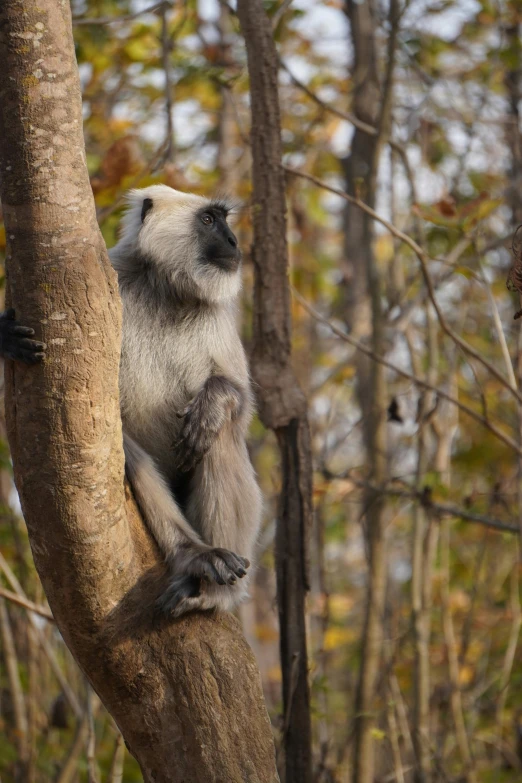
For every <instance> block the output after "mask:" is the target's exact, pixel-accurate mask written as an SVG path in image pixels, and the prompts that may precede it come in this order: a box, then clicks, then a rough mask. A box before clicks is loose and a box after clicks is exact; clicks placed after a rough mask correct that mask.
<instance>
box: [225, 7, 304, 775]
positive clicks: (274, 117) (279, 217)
mask: <svg viewBox="0 0 522 783" xmlns="http://www.w3.org/2000/svg"><path fill="white" fill-rule="evenodd" d="M238 15H239V20H240V23H241V29H242V32H243V35H244V36H245V41H246V46H247V56H248V71H249V74H250V94H251V111H252V129H251V142H252V157H253V199H252V201H253V207H252V213H253V223H254V244H253V247H252V258H253V263H254V271H255V290H254V335H253V351H252V373H253V376H254V380H255V381H256V384H257V386H258V400H259V412H260V415H261V419H262V421H263V423H264V424H265V426H267V427H270V428H271V429H273V430H274V432H275V433H276V435H277V439H278V443H279V448H280V451H281V464H282V473H283V475H282V490H281V498H280V508H279V518H278V523H277V532H276V570H277V597H278V609H279V625H280V635H281V636H280V638H281V666H282V673H283V705H284V726H283V744H284V749H285V773H286V783H309V782H310V781H311V779H312V755H311V728H310V695H309V687H308V664H307V649H306V627H305V595H306V590H307V589H308V577H307V551H306V549H307V543H306V542H307V539H308V532H309V528H310V521H311V515H312V500H311V496H312V492H311V490H312V463H311V452H310V433H309V428H308V420H307V413H306V400H305V397H304V395H303V392H302V391H301V389H300V388H299V384H298V382H297V380H296V377H295V375H294V372H293V370H292V364H291V342H290V329H291V324H290V290H289V285H288V253H287V247H286V217H285V213H286V207H285V186H284V185H285V183H284V174H283V169H282V166H281V154H282V147H281V134H280V127H281V125H280V115H279V98H278V89H277V55H276V50H275V45H274V41H273V37H272V30H271V27H270V23H269V20H268V18H267V16H266V14H265V11H264V9H263V5H262V2H261V0H239V2H238Z"/></svg>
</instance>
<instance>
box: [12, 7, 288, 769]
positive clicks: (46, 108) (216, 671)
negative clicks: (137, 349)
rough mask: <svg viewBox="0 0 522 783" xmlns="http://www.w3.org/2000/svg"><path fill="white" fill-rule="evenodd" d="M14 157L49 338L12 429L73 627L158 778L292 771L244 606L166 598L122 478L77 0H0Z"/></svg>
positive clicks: (16, 284) (30, 502) (20, 384)
mask: <svg viewBox="0 0 522 783" xmlns="http://www.w3.org/2000/svg"><path fill="white" fill-rule="evenodd" d="M0 61H1V62H2V68H3V74H2V81H1V87H0V173H1V178H2V180H1V193H0V195H1V198H2V205H3V212H4V217H5V224H6V233H7V240H8V250H7V252H8V256H7V277H8V285H9V298H10V302H11V303H12V305H13V306H14V307H15V308H16V311H17V317H18V318H19V319H20V320H21V321H23V322H24V323H25V324H28V325H30V326H33V327H34V328H35V330H36V333H37V335H38V338H41V339H43V340H44V341H45V342H46V343H47V345H48V352H47V358H46V359H45V361H44V363H43V364H42V365H40V366H38V367H25V366H21V365H18V364H17V365H14V364H13V363H11V362H7V363H6V383H7V404H6V414H7V423H8V434H9V442H10V446H11V452H12V457H13V463H14V471H15V480H16V484H17V488H18V491H19V494H20V499H21V503H22V508H23V511H24V515H25V519H26V522H27V527H28V530H29V537H30V542H31V547H32V551H33V555H34V559H35V563H36V567H37V570H38V573H39V575H40V578H41V580H42V583H43V586H44V589H45V591H46V594H47V597H48V600H49V603H50V605H51V608H52V610H53V614H54V616H55V618H56V621H57V623H58V626H59V628H60V631H61V633H62V635H63V637H64V639H65V641H66V643H67V645H68V647H69V649H70V650H71V651H72V653H73V655H74V656H75V658H76V660H77V661H78V663H79V665H80V667H81V668H82V669H83V671H84V672H85V674H86V675H87V677H88V678H89V680H90V681H91V683H92V685H93V687H94V688H95V690H96V691H97V693H98V694H99V695H100V698H101V699H102V701H103V703H104V704H105V706H106V707H107V709H108V710H109V711H110V712H111V714H112V715H113V716H114V718H115V720H116V722H117V724H118V726H119V728H120V730H121V732H122V734H123V736H124V737H125V740H126V742H127V744H128V747H129V749H130V751H131V752H132V753H133V755H134V756H135V757H136V758H137V760H138V762H139V764H140V766H141V769H142V771H143V775H144V778H145V781H147V782H149V781H150V782H152V781H154V783H167V782H168V783H181V782H182V781H184V782H185V783H187V781H190V783H199V782H200V781H201V782H202V783H203V781H204V783H209V781H215V783H223V781H237V783H244V781H252V782H254V781H256V782H258V783H266V781H277V779H278V778H277V772H276V769H275V760H274V752H273V743H272V735H271V728H270V723H269V720H268V717H267V713H266V710H265V706H264V703H263V698H262V693H261V687H260V681H259V675H258V671H257V668H256V665H255V662H254V660H253V657H252V654H251V651H250V650H249V648H248V646H247V645H246V643H245V641H244V639H243V637H242V635H241V633H240V631H239V626H238V623H237V621H236V620H235V619H234V618H233V617H232V616H230V615H223V614H213V615H211V614H206V615H203V614H199V615H192V616H189V617H185V618H183V619H181V620H179V621H176V622H169V621H167V620H162V619H159V618H156V617H155V616H154V613H153V612H152V611H151V609H152V605H153V603H154V600H155V597H156V596H157V594H158V592H159V589H160V587H159V582H160V581H161V579H162V577H163V576H164V567H163V566H162V564H161V562H160V557H159V554H158V551H157V549H156V547H155V545H154V543H153V541H152V540H151V537H150V536H149V534H148V533H147V531H146V529H145V528H144V526H143V523H142V520H141V518H140V517H139V515H138V512H137V510H136V507H135V505H134V503H133V501H132V498H131V496H130V493H128V492H127V497H126V495H125V492H124V482H123V452H122V439H121V423H120V416H119V405H118V382H117V378H118V362H119V351H120V342H119V330H120V305H119V299H118V294H117V286H116V278H115V275H114V273H113V271H112V268H111V267H110V264H109V261H108V258H107V254H106V251H105V247H104V245H103V241H102V238H101V234H100V232H99V229H98V226H97V223H96V216H95V210H94V203H93V199H92V194H91V189H90V185H89V179H88V175H87V169H86V166H85V154H84V149H83V137H82V113H81V96H80V87H79V80H78V73H77V68H76V62H75V58H74V46H73V40H72V31H71V18H70V8H69V3H64V2H63V0H3V2H2V4H1V5H0Z"/></svg>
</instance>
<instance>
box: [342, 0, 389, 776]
mask: <svg viewBox="0 0 522 783" xmlns="http://www.w3.org/2000/svg"><path fill="white" fill-rule="evenodd" d="M346 14H347V16H348V19H349V21H350V30H351V38H352V45H353V50H354V63H353V68H352V80H353V84H354V92H353V103H352V111H353V113H354V114H355V115H356V116H357V118H358V119H360V120H362V121H364V122H366V123H367V124H369V125H372V126H373V127H376V128H377V131H378V132H377V135H376V136H371V135H369V134H367V133H363V132H361V131H360V130H359V129H356V130H355V133H354V136H353V140H352V146H351V151H350V155H349V156H348V158H347V159H346V161H345V175H346V190H347V192H348V193H349V194H350V195H352V196H357V197H359V198H361V199H362V200H363V201H365V202H366V203H367V204H368V205H369V206H371V207H373V206H374V205H375V193H376V182H377V171H378V165H379V156H380V149H381V146H382V142H383V140H384V139H385V138H386V136H387V134H388V133H389V123H390V112H391V98H392V87H393V64H394V56H395V40H396V34H397V24H398V4H397V2H396V0H394V1H393V2H392V3H391V4H390V23H391V32H390V38H389V45H388V63H387V74H386V79H385V83H384V89H383V90H381V85H380V81H379V75H378V61H377V45H376V26H377V21H376V17H375V10H374V8H373V3H372V0H362V2H355V0H346ZM344 222H345V266H344V270H343V271H344V281H343V282H344V285H343V288H344V297H343V303H344V306H345V312H344V318H345V320H346V322H347V325H348V326H349V328H350V329H351V331H352V334H354V336H356V337H358V338H363V339H366V340H367V341H368V342H370V343H371V347H372V350H373V351H374V352H375V353H377V354H379V355H382V354H383V353H384V339H383V338H384V316H383V312H382V281H381V276H380V273H379V270H378V268H377V264H376V261H375V257H374V253H373V237H374V226H373V221H372V219H371V218H370V217H369V216H368V215H367V214H366V213H364V212H362V211H361V210H359V209H358V208H357V207H355V206H354V205H351V204H347V205H346V210H345V221H344ZM357 395H358V399H359V404H360V406H361V411H362V414H363V437H364V445H365V449H366V456H367V461H368V464H369V468H370V478H371V482H372V484H373V485H374V486H377V487H380V486H381V485H383V484H384V483H385V481H386V477H387V473H388V468H387V422H386V418H387V417H386V410H387V406H388V400H387V390H386V378H385V373H384V368H383V367H382V365H378V364H377V363H375V362H371V361H370V360H369V359H368V358H367V357H365V356H363V355H362V354H360V355H359V356H358V357H357ZM364 509H365V523H366V539H367V544H368V561H369V575H368V595H367V604H366V614H365V621H364V629H363V638H362V651H361V667H360V672H359V679H358V683H357V690H356V695H355V736H354V756H353V781H354V783H373V780H374V774H375V766H376V765H375V749H374V728H375V716H376V712H375V687H376V683H377V676H378V672H379V667H380V664H381V659H382V647H383V635H384V626H383V623H384V609H385V599H386V577H387V571H386V541H385V520H384V513H385V499H384V496H383V495H382V494H381V493H380V492H379V491H378V490H377V491H375V490H367V491H366V492H365V497H364Z"/></svg>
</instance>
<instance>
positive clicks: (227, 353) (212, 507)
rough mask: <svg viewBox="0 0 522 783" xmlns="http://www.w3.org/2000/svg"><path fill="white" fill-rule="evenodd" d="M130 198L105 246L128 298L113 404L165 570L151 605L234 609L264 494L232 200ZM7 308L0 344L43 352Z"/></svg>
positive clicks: (176, 611) (153, 192) (147, 194)
mask: <svg viewBox="0 0 522 783" xmlns="http://www.w3.org/2000/svg"><path fill="white" fill-rule="evenodd" d="M128 200H129V208H128V210H127V212H126V214H125V216H124V218H123V223H122V230H121V237H120V240H119V242H118V244H117V245H116V246H115V247H114V248H112V250H111V251H110V253H109V255H110V258H111V262H112V264H113V266H114V268H115V270H116V271H117V273H118V281H119V289H120V295H121V299H122V302H123V334H122V350H121V360H120V405H121V416H122V422H123V445H124V451H125V468H126V472H127V476H128V478H129V481H130V483H131V486H132V488H133V491H134V494H135V496H136V499H137V501H138V504H139V506H140V508H141V510H142V512H143V515H144V517H145V520H146V522H147V524H148V526H149V529H150V531H151V533H152V535H153V536H154V538H155V540H156V542H157V544H158V546H159V548H160V550H161V552H162V554H163V556H164V557H165V560H166V562H167V564H168V566H169V571H170V574H171V576H170V577H169V583H168V586H167V588H166V590H165V592H164V594H163V595H162V596H161V598H160V599H159V601H158V604H159V605H160V607H161V608H162V609H163V610H165V611H166V612H168V613H170V614H171V615H172V616H175V617H177V616H179V615H181V614H183V613H185V612H188V611H191V610H194V609H199V610H203V609H211V608H214V607H217V608H220V609H232V608H233V607H234V606H236V605H237V604H238V603H239V602H240V601H241V600H242V599H243V598H244V597H245V595H246V593H247V585H248V575H247V569H248V567H249V565H250V561H251V560H252V556H253V550H254V546H255V542H256V538H257V533H258V528H259V523H260V517H261V495H260V490H259V487H258V484H257V481H256V477H255V474H254V470H253V467H252V464H251V462H250V458H249V455H248V451H247V447H246V442H245V437H246V434H247V430H248V426H249V422H250V419H251V416H252V410H253V402H252V392H251V388H250V380H249V374H248V367H247V361H246V356H245V352H244V349H243V346H242V344H241V341H240V338H239V334H238V331H237V327H236V323H235V321H236V313H235V310H236V300H237V295H238V292H239V290H240V286H241V271H240V268H241V252H240V250H239V248H238V246H237V240H236V237H235V236H234V234H233V233H232V231H231V229H230V228H229V226H228V224H227V215H228V213H229V210H230V206H229V205H228V203H227V202H225V201H220V200H217V201H213V200H208V199H206V198H202V197H200V196H196V195H193V194H189V193H181V192H179V191H176V190H173V189H172V188H169V187H167V186H165V185H153V186H151V187H148V188H144V189H143V190H133V191H131V193H130V194H129V196H128ZM14 319H15V313H14V311H13V310H8V311H6V312H5V313H4V314H2V315H1V316H0V354H2V355H3V356H5V357H8V358H11V359H17V360H21V361H25V362H28V363H33V362H37V361H40V360H41V359H42V358H43V357H44V355H45V345H44V344H43V343H41V342H38V341H36V340H34V339H32V338H33V337H34V331H33V330H32V329H30V328H28V327H24V326H22V325H20V324H19V323H17V322H16V321H15V320H14ZM236 553H237V554H236Z"/></svg>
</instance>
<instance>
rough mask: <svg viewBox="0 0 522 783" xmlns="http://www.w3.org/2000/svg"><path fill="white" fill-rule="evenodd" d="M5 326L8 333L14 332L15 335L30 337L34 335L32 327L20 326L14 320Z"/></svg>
mask: <svg viewBox="0 0 522 783" xmlns="http://www.w3.org/2000/svg"><path fill="white" fill-rule="evenodd" d="M6 328H7V330H8V332H9V334H15V335H16V336H17V337H32V336H33V335H34V329H31V327H30V326H21V325H20V324H17V323H16V322H15V323H13V324H8V325H7V327H6Z"/></svg>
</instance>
